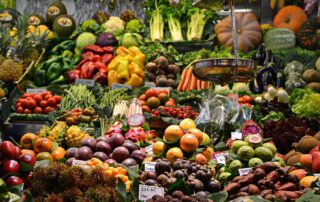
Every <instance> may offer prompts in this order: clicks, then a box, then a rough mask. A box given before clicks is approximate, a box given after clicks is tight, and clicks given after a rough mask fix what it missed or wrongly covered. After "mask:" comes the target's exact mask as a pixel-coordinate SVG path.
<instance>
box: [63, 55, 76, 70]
mask: <svg viewBox="0 0 320 202" xmlns="http://www.w3.org/2000/svg"><path fill="white" fill-rule="evenodd" d="M72 69H74V65H72V64H71V60H70V59H69V58H63V66H62V72H63V73H65V72H68V71H69V70H72Z"/></svg>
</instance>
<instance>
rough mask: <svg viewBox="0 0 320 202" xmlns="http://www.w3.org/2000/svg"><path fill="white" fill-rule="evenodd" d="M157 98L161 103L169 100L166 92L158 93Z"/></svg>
mask: <svg viewBox="0 0 320 202" xmlns="http://www.w3.org/2000/svg"><path fill="white" fill-rule="evenodd" d="M158 98H159V100H160V102H161V103H163V104H165V103H166V102H167V101H168V100H169V96H168V93H159V95H158Z"/></svg>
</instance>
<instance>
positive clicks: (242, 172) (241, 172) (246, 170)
mask: <svg viewBox="0 0 320 202" xmlns="http://www.w3.org/2000/svg"><path fill="white" fill-rule="evenodd" d="M251 170H252V168H241V169H239V170H238V172H239V175H240V176H242V175H248V174H249V173H250V171H251Z"/></svg>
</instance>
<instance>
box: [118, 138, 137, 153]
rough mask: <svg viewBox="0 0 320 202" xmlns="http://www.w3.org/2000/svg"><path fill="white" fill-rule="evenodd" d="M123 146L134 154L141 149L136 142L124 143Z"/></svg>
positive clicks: (127, 141) (128, 141)
mask: <svg viewBox="0 0 320 202" xmlns="http://www.w3.org/2000/svg"><path fill="white" fill-rule="evenodd" d="M122 146H123V147H125V148H127V149H128V150H129V152H130V153H132V152H133V151H134V150H138V149H139V148H138V146H137V145H136V144H135V143H134V142H132V141H131V140H126V141H124V143H123V145H122Z"/></svg>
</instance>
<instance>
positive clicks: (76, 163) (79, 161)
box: [72, 160, 87, 166]
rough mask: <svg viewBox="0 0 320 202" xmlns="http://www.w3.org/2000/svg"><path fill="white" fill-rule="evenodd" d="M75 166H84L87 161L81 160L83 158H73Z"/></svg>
mask: <svg viewBox="0 0 320 202" xmlns="http://www.w3.org/2000/svg"><path fill="white" fill-rule="evenodd" d="M72 165H73V166H83V165H87V161H81V160H73V161H72Z"/></svg>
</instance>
